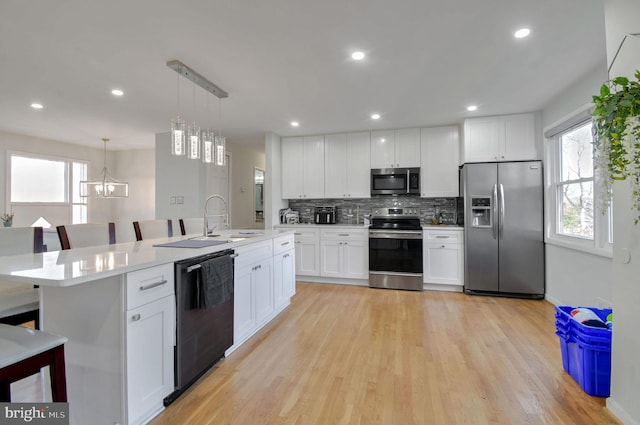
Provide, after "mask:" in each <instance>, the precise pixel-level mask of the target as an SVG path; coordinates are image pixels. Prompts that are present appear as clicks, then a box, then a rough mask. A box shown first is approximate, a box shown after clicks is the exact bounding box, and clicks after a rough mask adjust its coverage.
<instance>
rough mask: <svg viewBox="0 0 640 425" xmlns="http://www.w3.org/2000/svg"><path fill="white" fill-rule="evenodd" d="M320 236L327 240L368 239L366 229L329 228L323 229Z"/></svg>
mask: <svg viewBox="0 0 640 425" xmlns="http://www.w3.org/2000/svg"><path fill="white" fill-rule="evenodd" d="M320 236H321V238H322V239H323V240H324V239H328V240H341V241H344V240H359V241H366V240H368V239H369V231H368V230H366V229H331V230H323V231H322V233H321V235H320Z"/></svg>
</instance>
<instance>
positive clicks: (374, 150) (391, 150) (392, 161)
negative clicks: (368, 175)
mask: <svg viewBox="0 0 640 425" xmlns="http://www.w3.org/2000/svg"><path fill="white" fill-rule="evenodd" d="M419 166H420V129H419V128H404V129H399V130H381V131H372V132H371V168H398V167H419Z"/></svg>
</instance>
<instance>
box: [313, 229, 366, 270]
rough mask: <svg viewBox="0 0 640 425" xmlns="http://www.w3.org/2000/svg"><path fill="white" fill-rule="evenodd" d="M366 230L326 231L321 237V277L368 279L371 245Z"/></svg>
mask: <svg viewBox="0 0 640 425" xmlns="http://www.w3.org/2000/svg"><path fill="white" fill-rule="evenodd" d="M368 241H369V239H368V234H367V230H366V229H335V230H333V229H332V230H324V231H322V232H321V235H320V258H321V262H322V267H321V270H320V275H321V276H323V277H332V278H348V279H367V278H368V277H369V243H368Z"/></svg>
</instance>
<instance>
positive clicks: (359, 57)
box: [351, 52, 365, 61]
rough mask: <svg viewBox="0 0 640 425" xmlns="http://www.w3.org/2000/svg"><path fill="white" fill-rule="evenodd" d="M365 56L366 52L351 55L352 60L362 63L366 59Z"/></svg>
mask: <svg viewBox="0 0 640 425" xmlns="http://www.w3.org/2000/svg"><path fill="white" fill-rule="evenodd" d="M364 56H365V55H364V52H353V53H351V59H353V60H354V61H361V60H362V59H364Z"/></svg>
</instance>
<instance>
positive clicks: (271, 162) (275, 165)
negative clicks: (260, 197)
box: [264, 133, 289, 229]
mask: <svg viewBox="0 0 640 425" xmlns="http://www.w3.org/2000/svg"><path fill="white" fill-rule="evenodd" d="M264 143H265V154H266V158H265V164H266V169H267V171H266V174H265V179H264V225H265V228H266V229H273V226H274V225H276V224H279V223H280V221H279V220H280V218H279V215H278V212H279V210H280V209H281V208H286V207H287V206H288V205H289V202H288V201H287V200H285V199H282V165H281V159H280V158H281V155H282V143H281V139H280V136H278V135H277V134H275V133H266V134H265V139H264Z"/></svg>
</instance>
